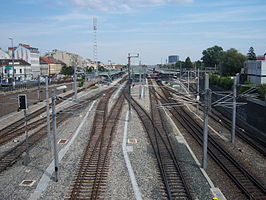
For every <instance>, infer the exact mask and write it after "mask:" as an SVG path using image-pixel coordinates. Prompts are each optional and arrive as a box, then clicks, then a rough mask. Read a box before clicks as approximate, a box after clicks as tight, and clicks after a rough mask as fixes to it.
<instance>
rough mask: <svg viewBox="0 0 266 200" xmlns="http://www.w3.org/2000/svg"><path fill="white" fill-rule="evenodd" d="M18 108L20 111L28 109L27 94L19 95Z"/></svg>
mask: <svg viewBox="0 0 266 200" xmlns="http://www.w3.org/2000/svg"><path fill="white" fill-rule="evenodd" d="M18 106H19V109H20V110H26V109H27V96H26V94H19V95H18Z"/></svg>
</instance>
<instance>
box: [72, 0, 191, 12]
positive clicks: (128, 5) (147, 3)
mask: <svg viewBox="0 0 266 200" xmlns="http://www.w3.org/2000/svg"><path fill="white" fill-rule="evenodd" d="M193 1H194V0H127V1H125V0H70V2H72V3H73V4H74V5H76V6H78V7H82V8H88V9H96V10H100V11H130V10H133V9H135V8H140V7H152V6H161V5H167V4H182V3H192V2H193Z"/></svg>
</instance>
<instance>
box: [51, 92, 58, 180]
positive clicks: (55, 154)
mask: <svg viewBox="0 0 266 200" xmlns="http://www.w3.org/2000/svg"><path fill="white" fill-rule="evenodd" d="M55 101H56V89H55V90H54V91H53V94H52V120H53V148H54V169H55V182H57V181H58V152H57V144H56V142H57V139H56V111H55Z"/></svg>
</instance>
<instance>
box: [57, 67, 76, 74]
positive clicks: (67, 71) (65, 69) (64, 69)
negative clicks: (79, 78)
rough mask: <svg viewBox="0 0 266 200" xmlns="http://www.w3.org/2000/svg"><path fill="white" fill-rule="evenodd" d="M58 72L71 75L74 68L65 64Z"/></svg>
mask: <svg viewBox="0 0 266 200" xmlns="http://www.w3.org/2000/svg"><path fill="white" fill-rule="evenodd" d="M60 74H64V75H72V74H74V69H73V68H72V67H70V66H69V67H67V66H63V67H62V69H61V71H60Z"/></svg>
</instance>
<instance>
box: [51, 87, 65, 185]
mask: <svg viewBox="0 0 266 200" xmlns="http://www.w3.org/2000/svg"><path fill="white" fill-rule="evenodd" d="M66 88H67V87H66V86H65V85H62V86H60V87H57V88H56V89H55V90H53V95H52V120H53V132H52V133H53V147H54V168H55V182H57V181H58V173H59V171H58V169H59V166H58V152H57V144H56V141H57V139H56V110H55V101H56V92H57V91H59V90H63V89H66Z"/></svg>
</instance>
